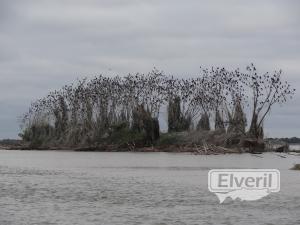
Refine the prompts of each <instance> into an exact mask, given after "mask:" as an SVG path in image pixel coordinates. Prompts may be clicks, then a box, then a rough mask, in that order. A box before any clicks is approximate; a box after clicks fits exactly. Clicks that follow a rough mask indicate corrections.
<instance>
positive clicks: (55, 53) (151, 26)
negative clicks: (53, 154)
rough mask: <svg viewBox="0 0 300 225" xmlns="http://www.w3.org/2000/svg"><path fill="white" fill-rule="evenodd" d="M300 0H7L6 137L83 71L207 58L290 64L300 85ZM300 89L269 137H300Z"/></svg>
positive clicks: (206, 61)
mask: <svg viewBox="0 0 300 225" xmlns="http://www.w3.org/2000/svg"><path fill="white" fill-rule="evenodd" d="M299 40H300V1H297V0H294V1H289V0H282V1H276V0H270V1H267V0H264V1H261V0H251V1H237V0H236V1H230V0H226V1H224V0H220V1H213V0H209V1H208V0H207V1H200V0H187V1H182V0H47V1H45V0H35V1H33V0H20V1H18V0H0V77H1V82H0V139H1V138H15V137H17V134H18V132H19V125H18V117H19V116H20V115H21V114H22V113H23V112H25V111H26V110H27V108H28V106H29V104H30V102H31V101H33V100H35V99H37V98H39V97H42V96H44V95H46V94H47V92H49V91H50V90H54V89H57V88H60V87H61V86H63V85H64V84H68V83H70V82H72V81H74V80H76V78H80V77H84V76H88V77H92V76H95V75H97V74H101V73H102V74H107V75H109V76H112V75H113V74H120V75H124V74H127V73H129V72H148V71H150V70H151V69H152V68H153V67H154V66H155V67H157V68H158V69H161V70H164V71H165V73H167V74H174V75H178V76H190V75H195V74H197V73H198V72H199V66H204V67H210V66H225V67H227V68H229V69H233V68H237V67H239V68H241V69H244V68H245V67H246V66H247V65H248V64H250V63H251V62H253V63H254V64H255V65H256V67H257V68H258V69H259V71H260V72H262V73H263V72H266V71H273V70H275V69H280V68H281V69H283V71H284V76H285V78H286V79H287V80H289V81H290V82H291V83H292V84H293V85H294V87H296V88H297V87H298V86H299V84H300V76H299V75H300V41H299ZM299 114H300V92H299V91H298V92H297V93H296V96H295V98H294V100H293V101H290V102H289V103H288V104H287V105H286V106H285V107H277V108H276V109H274V110H273V111H272V114H271V116H270V118H269V119H268V121H267V122H266V124H265V126H266V129H267V131H266V134H267V136H300V130H299V127H300V118H299Z"/></svg>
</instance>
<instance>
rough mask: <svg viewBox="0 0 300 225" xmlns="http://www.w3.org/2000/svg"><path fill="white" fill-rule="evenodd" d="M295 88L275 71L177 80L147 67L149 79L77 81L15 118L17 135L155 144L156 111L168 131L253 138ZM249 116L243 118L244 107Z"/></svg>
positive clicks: (207, 73) (204, 72) (218, 72)
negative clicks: (164, 115) (164, 118)
mask: <svg viewBox="0 0 300 225" xmlns="http://www.w3.org/2000/svg"><path fill="white" fill-rule="evenodd" d="M294 92H295V89H292V88H291V85H290V84H288V83H287V82H286V81H283V79H282V71H275V72H274V73H272V74H269V73H265V74H258V73H257V71H256V68H255V67H254V65H250V66H249V67H247V71H246V72H245V73H242V72H240V70H238V69H237V70H234V71H229V70H226V69H225V68H211V69H201V73H200V75H199V76H197V77H195V78H187V79H179V78H174V77H173V76H167V75H165V74H164V73H163V72H161V71H158V70H156V69H154V70H153V71H151V72H150V73H149V74H139V73H137V74H134V75H132V74H129V75H127V76H124V77H120V76H115V77H112V78H110V77H105V76H102V75H100V76H98V77H95V78H94V79H92V80H87V79H83V80H79V81H78V82H77V83H76V84H71V85H66V86H64V87H63V88H62V89H60V90H58V91H54V92H51V93H49V95H47V96H46V97H44V98H41V99H39V100H38V101H36V102H34V103H32V105H31V106H30V108H29V111H28V112H27V113H26V114H25V115H24V117H23V120H22V134H21V135H22V137H23V139H24V140H27V141H30V142H34V143H35V144H36V145H40V144H44V143H57V144H66V145H80V144H95V143H102V142H105V143H109V142H119V141H120V142H129V141H132V142H133V141H136V140H139V141H141V142H142V143H143V144H149V145H150V144H153V143H154V142H155V141H156V140H157V139H159V135H160V132H159V113H160V111H161V108H162V107H167V109H168V110H167V111H168V113H167V114H168V131H169V132H178V131H185V130H190V129H197V130H199V132H200V131H201V130H204V131H205V130H210V129H212V127H213V126H212V125H214V128H215V129H216V130H222V131H223V132H224V133H225V132H234V133H240V134H243V135H248V136H251V137H255V138H259V137H262V135H263V122H264V120H265V118H266V116H267V115H268V113H269V112H270V110H271V109H272V106H273V105H274V104H276V103H280V104H281V103H284V102H286V101H287V100H288V99H289V98H291V97H292V96H293V94H294ZM246 107H248V108H249V109H250V110H251V115H250V116H249V118H248V121H249V122H250V123H249V129H247V130H246V127H247V118H246V114H245V108H246Z"/></svg>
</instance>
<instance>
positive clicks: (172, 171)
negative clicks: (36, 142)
mask: <svg viewBox="0 0 300 225" xmlns="http://www.w3.org/2000/svg"><path fill="white" fill-rule="evenodd" d="M294 163H300V157H299V156H293V155H286V158H282V157H279V156H278V155H275V154H272V153H268V154H264V155H262V158H259V157H253V156H251V155H248V154H243V155H222V156H195V155H190V154H166V153H79V152H77V153H76V152H54V151H53V152H50V151H47V152H39V151H28V152H25V151H0V201H1V209H0V224H1V225H2V224H3V225H5V224H26V225H27V224H59V225H61V224H72V225H73V224H78V225H79V224H80V225H86V224H87V225H88V224H108V225H109V224H120V225H121V224H122V225H123V224H172V225H173V224H251V225H252V224H295V225H296V224H300V217H299V212H300V172H299V171H291V170H289V168H291V167H292V166H293V164H294ZM216 168H268V169H279V170H280V171H281V180H282V181H281V187H282V191H281V192H280V193H277V194H271V195H269V196H268V197H266V198H264V199H262V200H259V201H256V202H239V201H236V202H233V201H230V200H227V201H226V203H225V204H224V205H219V203H218V199H217V197H216V196H215V195H214V194H212V193H210V192H209V191H208V190H207V173H208V170H210V169H216Z"/></svg>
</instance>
